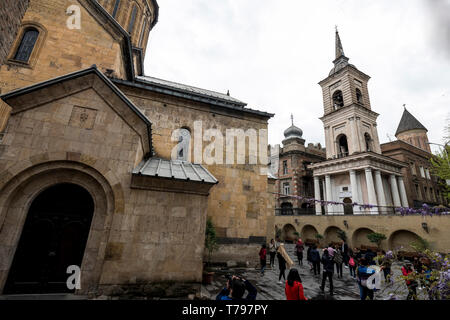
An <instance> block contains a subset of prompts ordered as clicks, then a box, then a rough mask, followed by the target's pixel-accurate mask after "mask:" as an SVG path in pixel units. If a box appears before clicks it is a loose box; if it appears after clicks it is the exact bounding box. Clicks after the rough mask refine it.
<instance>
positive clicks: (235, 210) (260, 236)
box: [119, 85, 273, 244]
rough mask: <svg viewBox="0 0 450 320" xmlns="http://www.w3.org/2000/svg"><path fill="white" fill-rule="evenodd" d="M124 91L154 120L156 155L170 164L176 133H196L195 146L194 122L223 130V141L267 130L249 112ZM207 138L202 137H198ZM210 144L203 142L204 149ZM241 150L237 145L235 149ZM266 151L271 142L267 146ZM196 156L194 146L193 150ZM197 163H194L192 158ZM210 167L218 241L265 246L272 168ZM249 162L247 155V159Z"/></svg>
mask: <svg viewBox="0 0 450 320" xmlns="http://www.w3.org/2000/svg"><path fill="white" fill-rule="evenodd" d="M119 88H120V89H121V90H122V91H123V92H125V94H126V95H127V96H128V97H129V98H130V99H131V100H132V101H133V102H134V103H135V104H136V105H137V106H139V107H140V108H141V109H142V110H143V111H144V112H145V114H146V115H147V117H148V118H149V119H150V120H151V121H152V123H153V126H152V132H153V145H154V149H155V152H156V155H157V156H159V157H162V158H166V159H170V157H171V152H172V149H173V148H174V147H175V146H176V144H177V140H176V141H172V132H173V131H174V130H175V129H180V128H182V127H184V128H188V129H189V130H190V131H191V138H192V140H193V141H194V140H195V139H196V137H195V136H194V135H195V134H196V131H195V130H194V129H195V128H194V122H196V121H201V123H202V132H203V133H204V132H205V131H206V130H207V129H211V128H215V129H218V130H219V131H220V132H221V133H222V135H223V137H224V148H225V136H226V129H232V128H240V129H243V130H244V131H245V130H247V129H255V130H256V132H259V129H267V120H266V119H261V118H258V117H256V116H252V115H249V114H245V113H239V114H235V113H234V111H229V110H226V109H225V108H221V109H213V108H212V107H211V106H210V105H207V104H203V103H196V102H193V101H189V100H184V99H178V98H175V97H171V96H168V95H160V94H156V93H152V92H150V91H146V90H142V89H138V88H132V87H127V86H124V85H120V86H119ZM197 138H200V139H202V136H201V134H200V136H199V137H197ZM209 144H210V142H203V145H202V149H201V150H203V151H204V150H205V148H206V146H208V145H209ZM235 146H236V144H235ZM262 147H263V148H266V149H267V140H265V141H262ZM191 148H192V149H191V153H192V154H193V151H192V150H193V148H194V144H192V145H191ZM192 160H194V159H192ZM223 161H224V164H211V165H208V164H205V162H204V163H203V165H204V166H205V167H206V168H207V169H208V170H209V171H210V172H211V173H212V174H213V175H214V176H215V177H216V178H217V180H218V181H219V183H218V184H217V185H216V186H214V187H213V188H212V189H211V192H210V195H209V197H208V216H209V217H211V218H212V221H213V224H214V225H215V227H216V230H217V236H218V238H219V240H220V241H221V242H222V243H224V244H225V243H235V244H242V243H257V244H260V243H262V242H263V241H264V240H265V239H264V237H265V236H266V230H267V219H268V217H269V216H270V215H273V210H270V209H268V208H269V201H271V197H272V195H269V194H268V193H267V174H261V172H264V170H265V169H266V168H267V165H262V164H260V162H259V161H258V164H256V165H249V164H233V165H231V164H225V155H224V157H223ZM246 163H248V155H247V156H246Z"/></svg>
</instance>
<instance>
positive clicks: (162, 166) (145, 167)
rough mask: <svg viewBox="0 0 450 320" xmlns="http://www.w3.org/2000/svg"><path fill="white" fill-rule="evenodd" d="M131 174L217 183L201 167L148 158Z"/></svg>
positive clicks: (177, 161) (178, 161) (176, 161)
mask: <svg viewBox="0 0 450 320" xmlns="http://www.w3.org/2000/svg"><path fill="white" fill-rule="evenodd" d="M133 174H138V175H144V176H151V177H161V178H169V179H177V180H186V181H198V182H205V183H214V184H215V183H218V180H217V179H216V178H215V177H214V176H213V175H212V174H211V173H210V172H209V171H208V170H207V169H206V168H204V167H203V166H202V165H200V164H193V163H190V162H187V161H181V160H164V159H159V158H150V159H148V160H146V161H142V162H141V163H140V164H139V166H137V168H135V169H134V170H133Z"/></svg>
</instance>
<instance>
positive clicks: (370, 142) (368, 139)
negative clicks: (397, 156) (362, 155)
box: [364, 132, 372, 151]
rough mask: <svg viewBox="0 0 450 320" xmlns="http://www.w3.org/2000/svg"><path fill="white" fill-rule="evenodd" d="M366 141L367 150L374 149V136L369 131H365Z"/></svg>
mask: <svg viewBox="0 0 450 320" xmlns="http://www.w3.org/2000/svg"><path fill="white" fill-rule="evenodd" d="M364 141H365V142H366V151H372V138H371V137H370V135H369V134H368V133H367V132H366V133H364Z"/></svg>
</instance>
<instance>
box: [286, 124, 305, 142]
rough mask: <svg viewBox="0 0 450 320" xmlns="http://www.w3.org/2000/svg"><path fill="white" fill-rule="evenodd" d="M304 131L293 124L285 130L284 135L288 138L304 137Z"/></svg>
mask: <svg viewBox="0 0 450 320" xmlns="http://www.w3.org/2000/svg"><path fill="white" fill-rule="evenodd" d="M302 135H303V131H302V129H300V128H298V127H296V126H294V125H292V126H290V127H289V128H287V129H286V130H285V131H284V137H285V138H286V139H288V138H300V139H301V138H302Z"/></svg>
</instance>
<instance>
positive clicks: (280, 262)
mask: <svg viewBox="0 0 450 320" xmlns="http://www.w3.org/2000/svg"><path fill="white" fill-rule="evenodd" d="M277 258H278V266H279V267H280V274H279V276H278V283H280V284H281V283H282V282H281V277H283V279H284V280H286V275H285V274H284V272H285V270H286V260H285V259H284V258H283V255H282V254H281V253H280V252H279V251H277Z"/></svg>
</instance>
